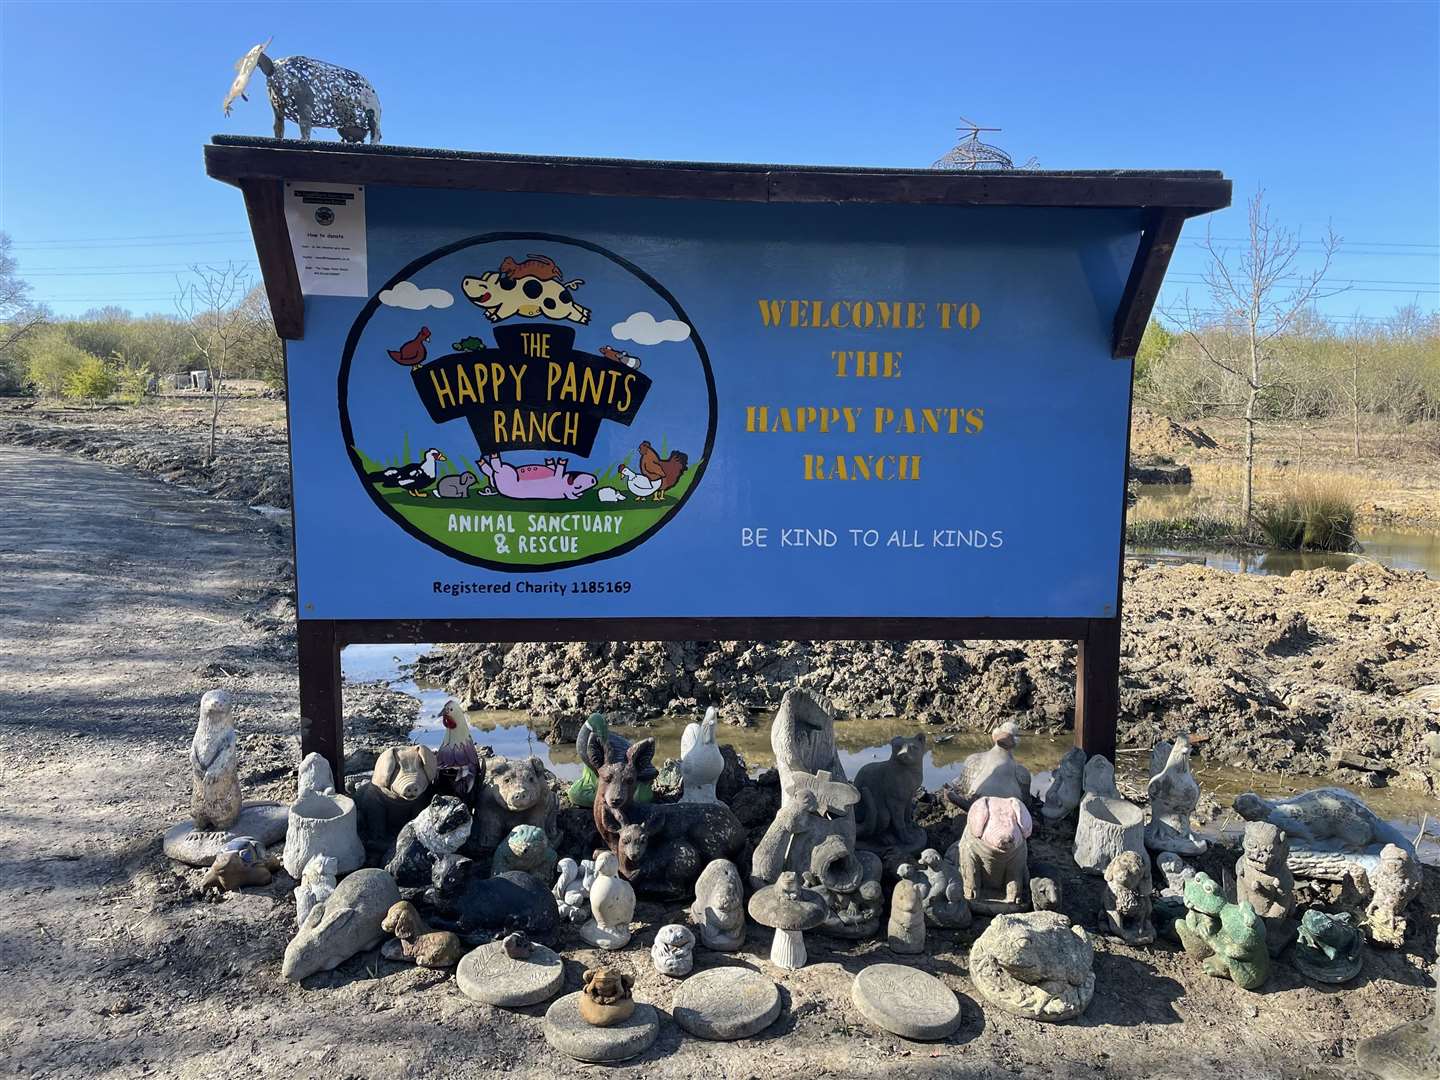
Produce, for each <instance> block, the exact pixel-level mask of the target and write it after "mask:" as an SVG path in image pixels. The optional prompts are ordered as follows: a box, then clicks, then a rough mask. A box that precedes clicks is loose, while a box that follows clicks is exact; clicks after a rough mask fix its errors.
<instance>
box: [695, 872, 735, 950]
mask: <svg viewBox="0 0 1440 1080" xmlns="http://www.w3.org/2000/svg"><path fill="white" fill-rule="evenodd" d="M690 921H691V922H692V923H694V924H695V926H696V927H697V928H698V930H699V931H700V942H701V944H703V945H704V946H705V947H706V948H707V949H715V950H716V951H718V952H734V951H735V950H736V949H738V948H740V946H741V945H743V944H745V886H744V883H743V882H742V881H741V880H740V871H739V870H737V869H735V864H734V863H732V862H730V861H729V860H728V859H716V860H715V861H714V862H712V863H711V864H710V865H709V866H707V867H705V869H704V870H703V871H701V874H700V877H699V880H697V881H696V882H695V902H694V903H693V904H691V905H690Z"/></svg>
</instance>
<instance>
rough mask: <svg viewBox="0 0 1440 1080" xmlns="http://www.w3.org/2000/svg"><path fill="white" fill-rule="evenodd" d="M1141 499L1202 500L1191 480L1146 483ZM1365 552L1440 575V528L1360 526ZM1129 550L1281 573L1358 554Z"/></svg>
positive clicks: (1180, 506) (1181, 504)
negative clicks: (1409, 529) (1186, 481)
mask: <svg viewBox="0 0 1440 1080" xmlns="http://www.w3.org/2000/svg"><path fill="white" fill-rule="evenodd" d="M1140 499H1141V500H1143V501H1145V502H1146V503H1148V504H1151V505H1155V506H1160V507H1163V508H1164V509H1165V511H1166V513H1167V514H1176V515H1179V514H1183V513H1185V512H1186V509H1187V507H1188V505H1189V504H1190V503H1191V502H1192V501H1196V505H1200V504H1199V502H1198V500H1196V497H1195V496H1193V495H1192V494H1191V487H1190V485H1188V484H1174V485H1171V484H1141V485H1140ZM1355 538H1356V540H1358V541H1359V543H1360V554H1361V555H1363V556H1364V557H1365V558H1368V559H1374V560H1375V561H1376V562H1378V563H1381V564H1382V565H1384V566H1388V567H1391V568H1393V569H1395V570H1422V571H1424V572H1425V573H1426V574H1427V575H1429V576H1430V577H1432V578H1440V532H1430V531H1426V530H1420V529H1416V530H1411V531H1401V530H1399V529H1384V528H1376V527H1371V526H1366V525H1361V526H1359V527H1357V529H1356V537H1355ZM1126 553H1127V554H1129V555H1132V556H1139V557H1141V558H1149V559H1158V560H1161V561H1165V562H1193V563H1203V564H1204V565H1205V566H1209V567H1213V568H1214V569H1216V570H1229V571H1231V572H1232V573H1244V574H1273V575H1279V576H1281V577H1284V576H1287V575H1289V574H1293V573H1295V571H1297V570H1320V569H1330V570H1344V569H1345V568H1346V567H1347V566H1349V565H1350V564H1351V563H1353V562H1355V561H1356V556H1355V555H1353V554H1347V553H1345V552H1338V551H1286V550H1282V549H1280V548H1260V549H1249V550H1234V551H1230V550H1222V549H1218V548H1207V547H1198V548H1174V547H1127V548H1126Z"/></svg>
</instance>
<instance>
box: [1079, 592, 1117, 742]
mask: <svg viewBox="0 0 1440 1080" xmlns="http://www.w3.org/2000/svg"><path fill="white" fill-rule="evenodd" d="M1119 718H1120V618H1119V616H1116V617H1115V618H1113V619H1091V620H1090V625H1089V628H1088V629H1087V630H1086V632H1085V636H1084V637H1083V638H1081V639H1080V651H1079V653H1078V654H1077V655H1076V658H1075V745H1076V746H1078V747H1080V749H1082V750H1084V751H1085V753H1086V754H1089V755H1094V754H1100V755H1101V756H1103V757H1107V758H1109V759H1110V760H1111V761H1112V762H1113V761H1114V760H1115V724H1116V721H1117V720H1119Z"/></svg>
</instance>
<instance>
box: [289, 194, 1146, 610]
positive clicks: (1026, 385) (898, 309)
mask: <svg viewBox="0 0 1440 1080" xmlns="http://www.w3.org/2000/svg"><path fill="white" fill-rule="evenodd" d="M324 186H325V185H314V184H312V185H308V187H309V188H310V189H316V188H323V187H324ZM307 194H308V196H309V197H312V198H320V197H317V196H315V195H314V192H313V191H311V192H308V193H307ZM322 194H323V193H322ZM320 201H321V202H322V203H323V202H324V200H323V198H320ZM333 205H340V204H339V203H333ZM353 207H360V208H361V213H363V221H358V220H357V219H356V217H355V216H354V215H352V218H351V219H350V220H351V221H352V224H351V226H350V228H351V229H352V230H354V229H363V236H355V235H351V236H350V237H349V239H348V241H347V242H348V243H349V245H350V248H349V250H350V255H349V256H348V257H349V258H350V262H349V264H348V265H342V266H340V267H339V269H338V271H337V272H336V273H335V274H332V275H330V276H331V278H332V283H331V285H330V286H328V287H325V288H318V287H317V288H308V287H307V294H306V296H305V306H304V316H305V323H304V326H305V330H304V337H303V339H302V340H299V341H293V342H291V343H290V344H289V346H288V378H289V395H290V406H289V407H290V417H291V421H290V423H291V448H292V455H293V470H294V504H295V544H296V559H297V576H298V592H299V602H300V612H299V613H300V617H301V618H302V619H420V618H431V619H489V618H507V617H515V618H519V617H526V618H555V619H561V618H596V617H606V618H627V617H665V616H682V617H683V616H695V617H724V616H752V617H766V616H872V617H889V616H917V617H924V616H944V617H964V616H974V617H984V616H1009V617H1080V618H1106V617H1109V616H1112V615H1114V613H1115V603H1116V597H1117V580H1116V579H1117V574H1118V572H1119V554H1120V550H1121V541H1122V537H1121V535H1120V529H1121V521H1122V505H1121V501H1122V499H1123V493H1124V472H1125V437H1126V430H1127V425H1128V409H1129V394H1130V368H1131V364H1130V362H1129V361H1126V360H1116V359H1113V358H1112V355H1111V343H1112V333H1113V329H1114V319H1115V312H1116V310H1117V307H1118V306H1119V305H1120V299H1121V294H1122V291H1123V289H1124V286H1125V281H1126V275H1127V273H1128V272H1129V270H1130V267H1131V265H1132V263H1133V262H1134V261H1135V256H1136V249H1137V244H1138V242H1139V238H1140V234H1141V230H1142V218H1141V211H1139V210H1133V209H1114V210H1112V209H1094V208H1087V209H1070V208H1063V209H1059V208H1057V209H1049V208H1036V207H1023V208H1022V207H961V206H925V205H874V204H868V205H860V204H823V203H816V204H767V203H755V202H720V201H701V200H685V199H642V198H624V197H597V196H581V195H561V194H528V193H488V192H480V191H469V190H443V189H442V190H434V189H425V190H421V189H410V188H402V187H383V186H374V185H371V186H368V187H367V188H366V189H365V190H364V192H363V202H362V201H358V200H349V201H346V202H345V203H344V207H343V208H344V209H345V210H346V211H347V212H349V211H350V210H351V208H353ZM317 220H318V219H317ZM331 220H332V222H333V221H334V217H333V216H332V218H331ZM333 227H334V226H332V228H333ZM293 228H294V226H293V225H292V231H293ZM322 235H323V234H322ZM296 246H297V250H298V249H299V248H300V246H301V245H300V244H299V243H297V245H296ZM311 246H312V248H314V249H315V252H318V254H315V252H312V254H315V259H316V260H317V262H316V266H318V267H320V269H319V271H317V273H319V274H320V275H321V276H324V274H325V273H326V272H327V271H326V270H325V268H324V260H325V258H326V256H325V255H324V254H323V249H324V244H323V243H317V244H312V245H311ZM340 246H341V247H343V246H344V245H343V244H342V245H340ZM357 251H358V255H357V254H356V252H357ZM306 257H307V258H309V257H310V256H309V255H307V256H306ZM346 257H347V256H345V255H344V254H343V252H342V254H341V255H339V256H337V258H338V259H339V260H340V261H341V262H342V263H343V262H344V259H345V258H346ZM310 269H311V268H310V267H308V266H307V267H302V280H307V281H309V280H312V279H310V278H306V277H305V275H306V274H308V273H309V272H310ZM346 275H349V277H350V279H351V280H352V281H358V287H355V288H351V289H349V290H348V291H350V292H353V293H355V294H356V295H333V293H335V292H341V293H343V292H345V291H347V289H346V288H345V286H344V284H343V282H344V280H345V278H346ZM317 280H318V279H317ZM336 283H339V284H336Z"/></svg>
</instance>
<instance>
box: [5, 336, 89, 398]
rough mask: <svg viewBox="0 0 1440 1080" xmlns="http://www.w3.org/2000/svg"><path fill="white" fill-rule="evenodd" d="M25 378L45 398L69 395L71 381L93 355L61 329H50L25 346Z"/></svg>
mask: <svg viewBox="0 0 1440 1080" xmlns="http://www.w3.org/2000/svg"><path fill="white" fill-rule="evenodd" d="M23 351H24V356H25V374H26V376H28V377H29V379H30V381H31V382H32V383H34V384H35V388H36V389H37V390H39V391H40V392H41V393H42V394H51V395H54V396H56V397H59V396H60V395H61V394H64V393H65V386H66V382H67V380H68V379H69V378H70V376H71V375H72V374H74V373H75V372H76V371H78V370H79V369H80V366H81V365H82V364H84V363H85V361H86V360H94V359H95V358H94V357H92V356H91V355H90V354H89V353H87V352H86V351H85V350H84V349H82V348H80V347H79V346H77V345H72V344H71V343H70V341H69V340H68V339H67V338H66V337H65V334H64V332H63V331H61V330H60V329H58V328H47V329H46V330H44V331H43V332H41V333H39V334H35V335H33V336H32V337H31V339H30V340H29V341H27V342H25V345H24V350H23Z"/></svg>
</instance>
